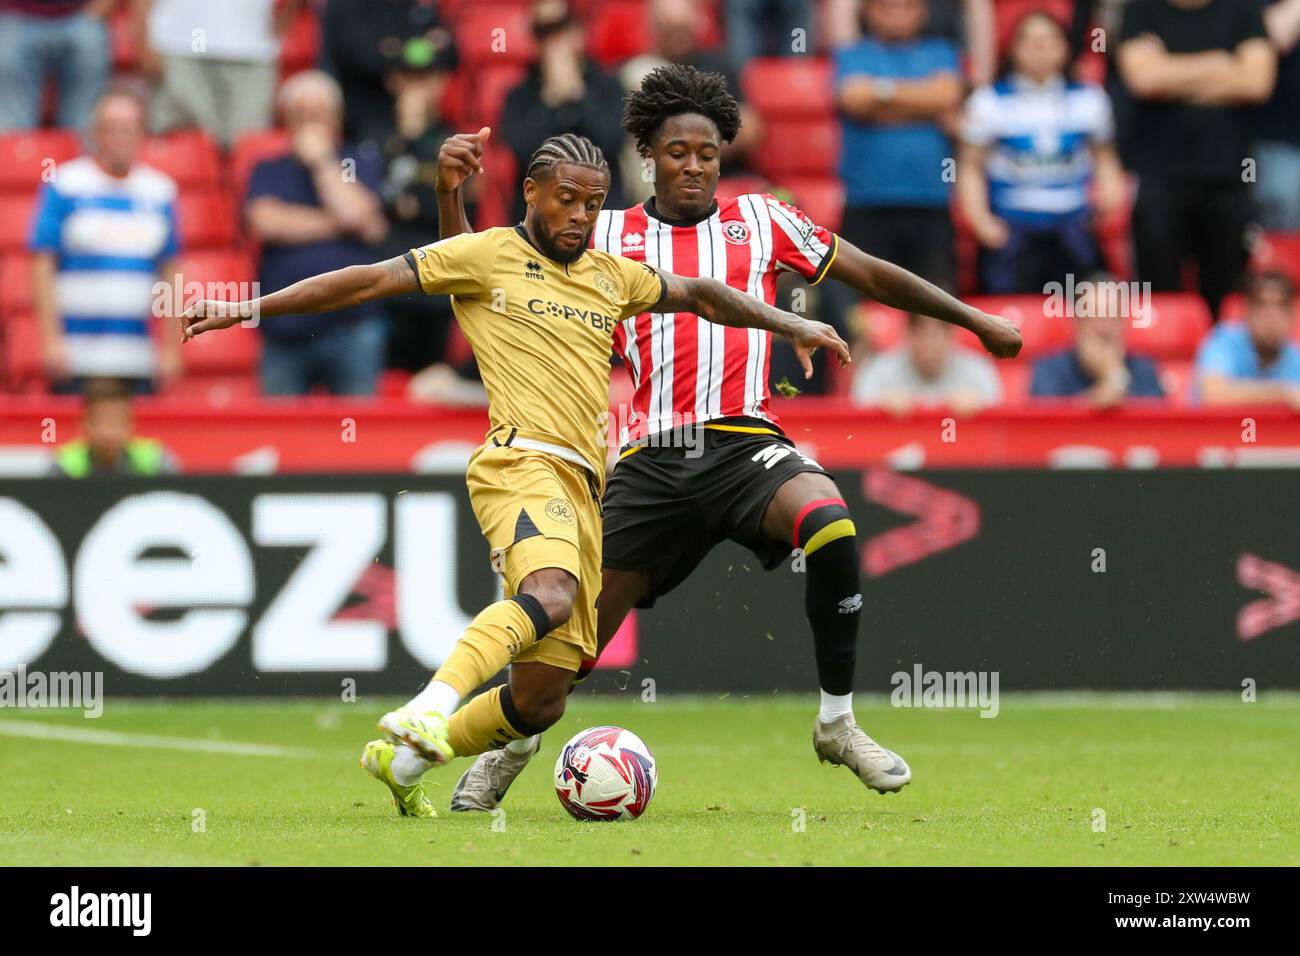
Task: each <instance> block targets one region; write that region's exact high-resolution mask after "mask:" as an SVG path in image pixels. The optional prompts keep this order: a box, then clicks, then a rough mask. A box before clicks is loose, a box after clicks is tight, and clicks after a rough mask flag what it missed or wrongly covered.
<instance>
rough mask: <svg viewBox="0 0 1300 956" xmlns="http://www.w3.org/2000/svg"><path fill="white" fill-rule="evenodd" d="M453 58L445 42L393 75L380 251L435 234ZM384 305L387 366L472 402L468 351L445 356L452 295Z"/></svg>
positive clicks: (436, 393) (473, 377)
mask: <svg viewBox="0 0 1300 956" xmlns="http://www.w3.org/2000/svg"><path fill="white" fill-rule="evenodd" d="M455 62H456V50H455V47H454V46H448V47H444V48H443V49H442V51H441V52H440V55H439V56H438V57H437V58H435V60H434V61H433V62H432V63H430V64H429V65H428V67H427V68H425V69H422V70H419V71H415V70H412V71H409V72H408V71H403V72H401V73H398V74H395V76H394V88H395V89H396V92H397V99H396V102H395V104H394V108H395V110H396V115H395V121H396V125H395V128H394V130H393V134H392V135H391V136H390V137H389V138H388V140H387V142H386V143H385V145H384V156H385V159H386V160H387V168H388V172H387V175H386V177H385V179H384V185H383V198H384V211H385V213H386V214H387V216H388V225H389V230H388V239H387V240H386V242H385V243H384V249H385V252H384V257H385V258H391V257H393V256H401V255H405V254H406V253H407V252H408V251H410V250H411V249H413V248H415V247H416V246H422V245H425V244H427V243H428V242H430V241H431V240H433V239H436V238H437V236H438V220H439V217H438V196H437V194H436V192H435V190H434V184H435V182H436V180H437V172H438V151H439V149H440V148H441V146H442V144H443V142H444V141H445V140H446V139H447V138H448V137H450V136H452V135H453V134H454V133H455V132H456V131H455V130H454V129H453V128H452V127H450V126H448V125H447V124H446V122H444V120H443V118H442V110H441V104H442V98H443V94H444V93H445V92H446V88H447V82H448V80H449V79H450V69H451V64H453V63H455ZM480 183H481V178H480V177H477V176H476V177H472V178H471V179H470V180H469V181H468V182H467V183H466V189H467V190H472V189H477V188H478V186H479V185H480ZM465 211H466V215H467V216H468V217H469V219H470V221H471V222H472V221H473V220H474V216H475V213H476V209H475V204H474V202H473V201H472V200H470V201H467V202H466V210H465ZM384 309H385V311H386V313H387V317H388V359H387V366H388V367H389V368H396V369H405V370H406V371H409V372H421V376H420V378H419V387H420V388H421V391H420V396H421V398H423V399H424V400H429V401H437V400H439V399H440V398H441V399H445V403H446V404H464V403H466V402H469V403H473V404H477V403H478V401H479V399H480V398H481V396H482V391H483V390H482V387H481V386H480V385H479V384H478V381H477V378H478V373H477V369H476V367H475V365H474V362H473V357H472V356H470V357H469V359H468V361H467V362H466V363H465V364H463V365H461V366H459V367H453V365H452V364H450V363H449V355H448V350H447V347H448V344H449V341H450V337H451V336H450V333H451V329H452V322H453V316H452V312H451V300H450V299H449V298H448V297H447V296H443V295H424V294H423V293H415V294H413V295H404V296H396V297H394V298H391V299H386V300H384ZM465 396H470V397H471V398H472V402H471V401H470V399H465Z"/></svg>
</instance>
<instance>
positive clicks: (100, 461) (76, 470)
mask: <svg viewBox="0 0 1300 956" xmlns="http://www.w3.org/2000/svg"><path fill="white" fill-rule="evenodd" d="M179 470H180V469H179V468H178V467H177V465H176V459H175V458H174V457H173V456H172V454H171V452H169V451H168V450H167V448H166V446H164V445H163V443H162V442H160V441H158V440H157V439H155V438H141V437H139V436H138V435H136V434H135V414H134V411H133V409H132V408H131V388H130V386H129V385H127V384H126V383H125V382H123V381H121V380H120V379H114V378H94V379H90V380H89V381H87V382H86V393H85V410H84V411H83V413H82V418H81V437H80V438H77V439H74V440H73V441H70V442H68V443H67V444H65V445H63V446H62V447H60V448H59V450H58V452H57V453H56V454H55V457H54V466H53V468H52V469H51V475H52V476H54V477H59V478H88V477H92V476H98V475H137V476H141V477H147V476H151V475H173V474H175V473H176V472H178V471H179Z"/></svg>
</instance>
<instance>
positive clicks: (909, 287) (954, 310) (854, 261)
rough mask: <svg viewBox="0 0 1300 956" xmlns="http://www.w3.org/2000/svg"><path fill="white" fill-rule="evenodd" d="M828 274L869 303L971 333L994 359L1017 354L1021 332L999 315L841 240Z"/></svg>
mask: <svg viewBox="0 0 1300 956" xmlns="http://www.w3.org/2000/svg"><path fill="white" fill-rule="evenodd" d="M827 274H828V275H830V276H831V277H833V278H835V279H838V280H839V281H840V282H843V283H844V284H845V285H848V286H852V287H853V288H854V289H857V290H858V291H859V292H861V293H862V294H863V295H865V296H866V297H867V298H869V299H874V300H875V301H877V302H881V303H883V304H885V305H888V306H892V307H893V308H895V309H902V310H903V311H905V312H919V313H920V314H922V315H929V316H933V317H934V318H936V319H942V320H943V321H944V322H950V323H952V324H953V325H959V326H961V327H962V328H963V329H970V331H972V332H974V333H975V334H976V335H977V336H979V340H980V342H981V343H983V345H984V348H985V350H987V351H988V353H989V354H990V355H992V356H994V357H995V358H1015V357H1016V355H1017V354H1018V353H1019V352H1020V331H1019V330H1018V329H1017V328H1016V327H1015V326H1014V325H1012V324H1011V323H1010V322H1008V321H1007V320H1006V319H1004V318H1002V317H1001V316H1000V315H990V314H989V313H987V312H982V311H980V310H979V309H974V308H971V307H970V306H969V305H966V304H965V303H964V302H962V301H960V300H959V299H956V298H954V297H952V296H951V295H949V294H948V293H947V292H944V291H943V290H942V289H940V288H939V287H938V286H937V285H934V284H933V283H930V282H926V281H925V280H924V279H922V278H921V277H920V276H918V275H915V274H913V273H911V272H908V271H907V270H906V269H903V268H901V267H900V266H896V265H894V264H893V263H892V262H886V261H885V260H884V259H877V258H875V257H874V256H869V255H867V254H866V253H865V252H863V251H862V250H861V249H859V248H858V247H857V246H855V245H853V244H852V243H851V242H845V241H844V239H843V237H841V238H840V239H839V251H838V252H837V253H836V255H835V261H834V262H832V263H831V267H830V270H829V271H828V273H827Z"/></svg>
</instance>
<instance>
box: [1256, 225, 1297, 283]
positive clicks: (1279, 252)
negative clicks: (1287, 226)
mask: <svg viewBox="0 0 1300 956" xmlns="http://www.w3.org/2000/svg"><path fill="white" fill-rule="evenodd" d="M1250 267H1251V269H1252V270H1254V271H1256V272H1259V271H1262V270H1265V269H1269V270H1279V271H1282V272H1285V273H1286V274H1287V275H1289V276H1290V277H1291V278H1292V279H1293V280H1294V281H1296V282H1298V283H1300V232H1265V233H1262V234H1261V235H1260V236H1259V238H1258V239H1256V240H1255V245H1254V247H1253V248H1252V249H1251V256H1250Z"/></svg>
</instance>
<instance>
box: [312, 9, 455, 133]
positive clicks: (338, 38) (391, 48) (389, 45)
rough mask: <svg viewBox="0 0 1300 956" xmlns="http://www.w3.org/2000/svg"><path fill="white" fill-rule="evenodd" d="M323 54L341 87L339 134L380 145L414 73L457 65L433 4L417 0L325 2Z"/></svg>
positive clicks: (445, 30) (449, 68)
mask: <svg viewBox="0 0 1300 956" xmlns="http://www.w3.org/2000/svg"><path fill="white" fill-rule="evenodd" d="M321 32H322V46H323V49H322V58H323V60H324V61H325V63H326V64H327V67H326V68H327V69H329V70H330V71H331V72H332V73H333V74H334V76H335V77H336V78H337V79H338V81H339V85H340V86H341V87H342V88H343V135H344V137H345V138H346V139H347V140H348V142H352V143H364V142H366V141H368V140H373V141H374V142H375V143H382V142H384V141H385V140H386V139H388V137H389V136H390V135H392V133H393V129H394V124H395V119H396V116H397V101H398V99H399V98H400V96H401V94H402V93H403V91H406V90H407V89H408V86H409V81H410V79H411V78H412V77H413V76H417V77H418V76H421V75H424V74H427V73H428V72H429V71H430V70H433V69H435V68H436V69H437V70H438V71H445V72H451V71H454V70H455V69H456V67H457V65H458V62H459V61H458V59H457V55H456V46H455V43H454V42H453V41H452V36H451V31H450V30H448V29H447V26H446V24H445V23H444V22H443V21H442V19H441V18H440V17H439V15H438V10H437V5H436V4H434V3H429V2H422V0H328V2H327V4H326V6H325V16H324V18H323V20H322V25H321Z"/></svg>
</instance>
